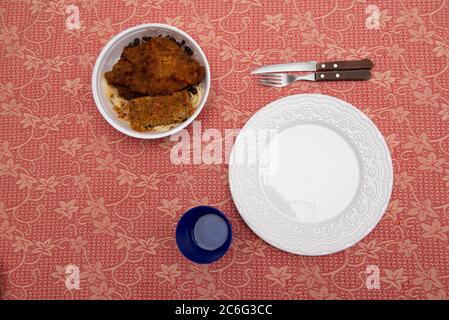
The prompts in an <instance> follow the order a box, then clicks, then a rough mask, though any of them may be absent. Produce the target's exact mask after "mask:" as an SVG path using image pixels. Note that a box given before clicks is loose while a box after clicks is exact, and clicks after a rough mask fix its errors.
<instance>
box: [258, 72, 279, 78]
mask: <svg viewBox="0 0 449 320" xmlns="http://www.w3.org/2000/svg"><path fill="white" fill-rule="evenodd" d="M258 76H259V78H262V79H265V78H282V74H281V73H261V74H259V75H258Z"/></svg>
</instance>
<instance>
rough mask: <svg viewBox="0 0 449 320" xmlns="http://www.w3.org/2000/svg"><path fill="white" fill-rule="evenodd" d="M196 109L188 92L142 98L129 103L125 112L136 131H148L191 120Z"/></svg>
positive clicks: (125, 107)
mask: <svg viewBox="0 0 449 320" xmlns="http://www.w3.org/2000/svg"><path fill="white" fill-rule="evenodd" d="M193 111H194V109H193V106H192V103H191V98H190V94H189V93H188V91H187V90H182V91H179V92H175V93H172V94H171V95H165V96H155V97H149V96H147V97H142V98H135V99H132V100H130V101H128V102H127V103H126V104H125V106H124V112H125V113H126V114H127V118H128V120H129V122H130V125H131V127H132V128H133V129H134V130H136V131H148V130H152V129H153V128H155V127H158V126H170V125H173V124H176V123H179V122H182V121H184V120H186V119H187V118H189V117H190V116H191V115H192V113H193Z"/></svg>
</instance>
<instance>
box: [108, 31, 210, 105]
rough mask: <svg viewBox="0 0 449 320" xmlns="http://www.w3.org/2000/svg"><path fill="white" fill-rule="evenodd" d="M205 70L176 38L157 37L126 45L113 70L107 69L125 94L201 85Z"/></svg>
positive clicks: (167, 91) (112, 81)
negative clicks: (131, 45)
mask: <svg viewBox="0 0 449 320" xmlns="http://www.w3.org/2000/svg"><path fill="white" fill-rule="evenodd" d="M204 75H205V70H204V67H203V66H200V65H199V63H198V62H197V61H196V60H195V59H194V58H193V57H192V56H190V55H189V54H188V53H186V52H185V50H184V49H183V48H182V47H181V46H180V45H179V44H177V43H176V41H174V40H173V39H170V38H163V37H156V38H151V39H149V40H148V41H147V42H144V43H142V44H140V45H137V46H134V47H126V48H124V50H123V52H122V55H121V57H120V60H119V61H118V62H117V63H116V64H115V65H114V66H113V68H112V71H109V72H106V73H105V78H106V80H107V81H108V83H109V84H110V85H113V86H115V87H116V88H117V89H118V92H119V94H120V96H121V97H123V98H125V99H128V100H129V99H133V98H136V97H143V96H157V95H170V94H172V93H173V92H176V91H180V90H183V89H185V88H187V87H189V86H194V85H198V84H199V83H200V82H201V81H202V80H203V78H204Z"/></svg>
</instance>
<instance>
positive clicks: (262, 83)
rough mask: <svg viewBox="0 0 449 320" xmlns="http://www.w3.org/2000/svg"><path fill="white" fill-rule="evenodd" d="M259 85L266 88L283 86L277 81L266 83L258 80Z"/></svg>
mask: <svg viewBox="0 0 449 320" xmlns="http://www.w3.org/2000/svg"><path fill="white" fill-rule="evenodd" d="M259 84H261V85H264V86H268V87H278V88H280V87H284V86H285V85H284V84H283V83H282V82H279V81H267V80H260V81H259Z"/></svg>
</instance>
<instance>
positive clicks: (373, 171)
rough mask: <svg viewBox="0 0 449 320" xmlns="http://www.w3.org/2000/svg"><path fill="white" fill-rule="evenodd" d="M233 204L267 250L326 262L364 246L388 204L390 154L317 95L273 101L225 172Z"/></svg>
mask: <svg viewBox="0 0 449 320" xmlns="http://www.w3.org/2000/svg"><path fill="white" fill-rule="evenodd" d="M229 183H230V188H231V193H232V197H233V199H234V202H235V204H236V206H237V209H238V211H239V212H240V215H241V216H242V218H243V219H244V220H245V222H246V223H247V224H248V226H249V227H250V228H251V229H252V230H253V231H254V232H255V233H256V234H257V235H258V236H259V237H261V238H262V239H264V240H265V241H267V242H268V243H270V244H271V245H273V246H275V247H277V248H279V249H282V250H285V251H288V252H291V253H296V254H302V255H324V254H330V253H334V252H337V251H340V250H344V249H346V248H348V247H350V246H352V245H353V244H355V243H357V242H358V241H360V240H361V239H362V238H364V237H365V236H366V235H367V234H368V233H369V232H370V231H371V230H372V229H373V228H374V227H375V226H376V224H377V223H378V222H379V220H380V219H381V218H382V216H383V214H384V212H385V209H386V208H387V205H388V202H389V200H390V195H391V189H392V183H393V169H392V161H391V156H390V152H389V149H388V146H387V144H386V143H385V140H384V138H383V136H382V134H381V133H380V131H379V130H378V129H377V127H376V126H375V125H374V123H373V122H372V121H371V120H370V119H369V118H368V117H367V116H365V115H364V114H363V113H362V112H361V111H359V110H358V109H357V108H355V107H354V106H352V105H350V104H349V103H347V102H344V101H342V100H339V99H337V98H334V97H331V96H327V95H320V94H299V95H293V96H289V97H286V98H283V99H280V100H277V101H274V102H272V103H270V104H269V105H267V106H266V107H264V108H263V109H261V110H260V111H258V112H257V113H256V114H255V115H254V116H253V117H252V118H251V119H250V120H249V121H248V122H247V123H246V125H245V126H244V127H243V129H242V131H241V132H240V134H239V136H238V137H237V139H236V142H235V144H234V147H233V150H232V153H231V157H230V164H229Z"/></svg>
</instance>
